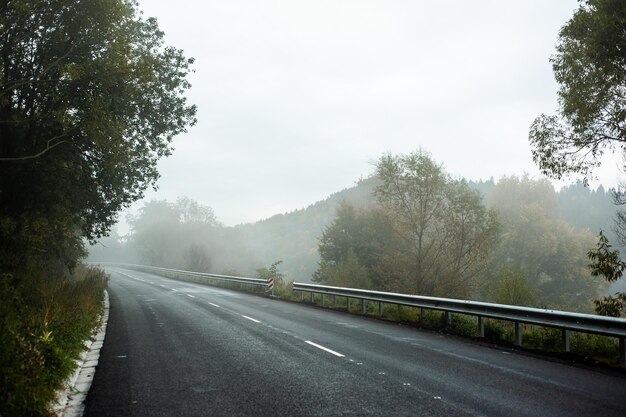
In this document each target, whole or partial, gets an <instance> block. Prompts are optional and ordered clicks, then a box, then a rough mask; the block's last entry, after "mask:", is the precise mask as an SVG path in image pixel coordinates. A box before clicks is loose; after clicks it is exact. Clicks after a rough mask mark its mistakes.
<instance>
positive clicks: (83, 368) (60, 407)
mask: <svg viewBox="0 0 626 417" xmlns="http://www.w3.org/2000/svg"><path fill="white" fill-rule="evenodd" d="M108 321H109V293H108V292H107V290H104V311H103V313H102V319H101V323H100V328H99V329H98V333H97V334H96V337H95V338H94V339H90V340H88V341H87V342H86V343H85V347H86V348H85V351H83V353H82V354H81V355H80V358H79V359H78V360H77V361H76V365H77V366H76V371H74V374H73V375H72V376H71V377H70V378H69V380H68V382H67V388H65V390H63V391H62V392H60V393H59V395H58V400H57V402H56V404H54V406H53V407H52V410H53V412H54V413H55V414H56V415H57V416H59V417H81V416H82V415H83V411H84V410H85V399H86V398H87V393H88V392H89V388H90V387H91V382H92V381H93V377H94V375H95V373H96V367H97V366H98V359H99V358H100V349H101V348H102V345H103V344H104V336H105V334H106V329H107V323H108Z"/></svg>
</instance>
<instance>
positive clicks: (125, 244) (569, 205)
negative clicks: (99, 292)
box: [90, 177, 616, 282]
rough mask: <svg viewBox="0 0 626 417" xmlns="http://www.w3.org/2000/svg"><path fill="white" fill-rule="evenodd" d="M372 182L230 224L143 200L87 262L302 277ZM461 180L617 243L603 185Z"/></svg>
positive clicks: (542, 226)
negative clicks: (340, 213) (276, 271)
mask: <svg viewBox="0 0 626 417" xmlns="http://www.w3.org/2000/svg"><path fill="white" fill-rule="evenodd" d="M377 181H378V180H377V179H376V177H369V178H367V179H363V180H360V181H359V182H358V183H357V184H356V185H355V186H354V187H351V188H347V189H344V190H342V191H339V192H337V193H334V194H332V195H331V196H329V197H328V198H327V199H325V200H322V201H318V202H316V203H314V204H312V205H310V206H309V207H307V208H304V209H301V210H295V211H292V212H289V213H285V214H277V215H275V216H272V217H270V218H268V219H265V220H260V221H258V222H256V223H252V224H243V225H238V226H235V227H224V226H222V225H221V224H220V223H219V221H218V219H216V218H215V217H214V215H213V213H212V210H211V209H210V207H206V206H201V205H199V204H197V203H195V202H193V201H190V200H189V199H184V198H182V199H179V200H178V201H177V202H175V203H171V202H167V201H151V202H147V203H146V204H145V206H144V207H143V208H142V209H141V210H140V213H139V214H138V215H137V216H136V217H135V218H134V220H133V221H132V222H131V227H132V229H133V230H132V231H131V233H130V235H128V236H126V238H125V239H121V238H119V237H118V236H116V235H112V236H111V237H109V238H107V239H104V240H103V241H102V242H101V244H99V245H97V246H94V247H92V248H91V249H90V260H93V261H125V262H137V263H145V264H152V265H157V266H163V267H173V268H183V269H193V270H198V271H206V272H213V273H229V274H240V275H248V276H253V275H255V273H256V269H257V268H261V267H264V266H268V265H271V264H272V263H273V262H275V261H278V260H282V261H283V263H282V264H281V265H280V270H281V271H282V272H284V273H285V274H286V276H287V278H288V279H290V280H291V279H293V280H298V281H305V282H308V281H310V280H311V276H312V274H313V272H315V271H316V270H317V268H318V262H319V259H320V257H319V253H318V244H319V238H320V237H321V235H322V233H323V231H324V230H325V229H326V228H327V227H328V226H330V225H331V224H332V222H333V220H334V219H335V217H336V214H337V209H338V208H339V207H340V205H341V204H342V202H343V203H346V204H350V205H352V206H354V207H356V208H357V209H365V208H367V207H368V206H370V205H373V204H374V201H375V200H374V197H373V192H374V188H375V186H376V185H377ZM468 185H469V186H470V187H471V188H473V189H475V190H478V191H479V192H480V193H481V194H482V195H483V197H484V198H483V200H484V203H485V204H486V205H488V206H491V207H494V208H495V209H496V210H499V209H502V208H504V206H506V205H507V204H508V205H509V206H511V207H513V208H515V207H522V206H525V207H527V208H528V205H529V204H530V206H533V205H534V206H537V207H541V206H543V207H547V210H548V211H550V212H551V213H552V214H554V215H555V216H558V217H559V218H561V219H563V225H566V226H567V227H568V228H570V229H572V230H579V231H583V230H586V231H587V233H588V234H587V236H588V237H589V238H590V239H591V240H593V236H597V234H598V232H599V231H600V230H604V231H605V232H607V235H608V236H609V239H610V241H611V242H612V243H614V242H616V239H615V236H614V235H613V233H612V229H613V218H614V217H615V212H616V207H615V206H614V205H613V203H612V198H611V193H610V190H605V189H604V188H603V187H599V188H597V189H595V190H594V189H590V188H587V187H584V186H583V185H582V184H580V183H579V184H572V185H570V186H567V187H563V188H562V189H561V190H560V191H559V192H556V190H554V188H553V187H552V185H551V184H550V183H549V182H548V181H547V180H533V179H529V178H527V177H522V178H518V177H505V178H503V179H500V180H499V181H498V182H495V181H494V180H493V179H489V180H487V181H470V182H468ZM494 190H496V191H495V192H494ZM496 194H497V198H496ZM520 199H523V200H524V201H520ZM516 201H517V203H515V202H516ZM509 203H513V204H509ZM528 210H530V213H531V214H530V215H533V216H535V218H531V219H529V221H530V224H534V225H537V227H538V229H537V233H543V234H544V235H545V233H550V234H551V235H553V236H556V235H559V236H561V237H562V238H563V239H565V240H567V239H568V238H566V237H565V236H566V235H568V232H567V230H566V229H563V228H558V230H557V229H555V228H554V226H551V225H550V224H547V223H545V222H544V223H541V222H542V218H540V217H538V214H537V213H534V212H533V210H532V207H531V208H529V209H528ZM528 213H529V212H518V213H515V212H513V213H509V214H507V216H505V217H506V219H505V218H502V219H501V221H505V222H506V221H508V222H513V223H514V222H515V218H516V216H517V217H520V216H522V217H524V216H528V215H529V214H528ZM533 213H534V214H533ZM511 216H513V217H511ZM544 220H545V219H544ZM513 223H511V224H510V225H508V226H512V225H513ZM503 226H507V225H503ZM505 230H507V229H506V227H505ZM513 232H514V231H513ZM509 235H510V233H509ZM568 236H569V235H568ZM570 237H571V236H570ZM529 239H530V240H531V241H537V240H541V239H543V238H542V237H541V236H535V237H529ZM544 240H545V239H544ZM501 244H503V243H502V242H501ZM589 246H590V247H589V248H585V250H584V251H583V252H584V253H582V255H581V256H583V257H584V255H585V253H586V250H588V249H591V246H592V244H590V245H589ZM518 249H519V250H530V248H526V249H523V248H517V249H516V248H515V247H512V248H511V250H516V251H518V252H519V250H518ZM533 250H534V251H535V252H536V251H543V250H548V248H539V247H537V248H535V249H533ZM581 262H582V261H581ZM583 263H584V262H583Z"/></svg>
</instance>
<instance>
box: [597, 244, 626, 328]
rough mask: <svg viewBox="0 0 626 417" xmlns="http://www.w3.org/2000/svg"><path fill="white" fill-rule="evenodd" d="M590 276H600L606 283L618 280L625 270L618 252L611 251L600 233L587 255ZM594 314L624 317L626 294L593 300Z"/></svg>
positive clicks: (618, 293) (625, 266) (620, 293)
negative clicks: (594, 245) (593, 247)
mask: <svg viewBox="0 0 626 417" xmlns="http://www.w3.org/2000/svg"><path fill="white" fill-rule="evenodd" d="M588 256H589V260H590V261H591V262H590V263H589V269H590V270H591V275H593V276H596V277H597V276H602V277H604V279H606V281H607V282H615V281H617V280H618V279H620V278H621V277H622V275H623V273H624V270H625V269H626V263H625V262H624V261H622V260H621V259H620V257H619V252H618V251H616V250H611V245H609V240H608V239H607V238H606V236H604V233H602V232H600V236H599V239H598V245H597V247H596V248H595V249H593V250H590V251H589V253H588ZM594 304H595V307H596V313H598V314H601V315H603V316H612V317H620V316H622V315H626V293H623V292H617V293H615V294H613V295H609V296H606V297H602V298H600V299H596V300H594Z"/></svg>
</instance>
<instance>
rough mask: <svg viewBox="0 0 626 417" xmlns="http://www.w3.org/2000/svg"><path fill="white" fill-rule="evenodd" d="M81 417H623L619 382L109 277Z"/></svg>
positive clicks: (474, 348) (116, 272) (194, 290)
mask: <svg viewBox="0 0 626 417" xmlns="http://www.w3.org/2000/svg"><path fill="white" fill-rule="evenodd" d="M107 271H108V272H109V273H110V275H111V279H110V283H109V294H110V303H111V310H110V317H109V324H108V329H107V335H106V339H105V343H104V346H103V348H102V351H101V356H100V363H99V365H98V368H97V371H96V375H95V379H94V382H93V385H92V387H91V390H90V392H89V395H88V397H87V401H86V410H85V414H84V415H85V416H180V417H183V416H331V415H355V416H362V415H379V416H481V415H484V416H529V417H530V416H533V417H534V416H592V415H602V416H624V415H626V378H625V377H624V376H623V375H619V374H618V373H616V374H612V373H605V372H600V371H594V370H587V369H582V368H577V367H572V366H568V365H564V364H560V363H556V362H551V361H548V360H543V359H537V358H534V357H529V356H526V355H523V354H518V353H516V352H510V351H507V350H504V349H497V348H489V347H485V346H482V345H479V344H476V343H473V342H471V341H467V340H463V339H460V338H457V337H454V336H448V335H442V334H438V333H434V332H428V331H422V330H419V329H413V328H408V327H405V326H401V325H397V324H393V323H384V322H379V321H376V320H372V319H366V318H363V317H359V316H354V315H349V314H344V313H339V312H333V311H328V310H322V309H318V308H314V307H310V306H305V305H298V304H294V303H289V302H283V301H278V300H272V299H267V298H263V297H258V296H254V295H250V294H245V293H239V292H235V291H230V290H225V289H220V288H213V287H207V286H202V285H196V284H191V283H185V282H178V281H173V280H169V279H166V278H162V277H159V276H156V275H152V274H149V273H143V272H137V271H130V270H122V269H119V268H108V269H107Z"/></svg>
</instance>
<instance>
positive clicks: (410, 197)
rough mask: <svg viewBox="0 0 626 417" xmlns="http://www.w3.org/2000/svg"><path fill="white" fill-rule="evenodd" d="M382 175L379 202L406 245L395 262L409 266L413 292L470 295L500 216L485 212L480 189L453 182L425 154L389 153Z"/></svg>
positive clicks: (383, 160) (379, 168)
mask: <svg viewBox="0 0 626 417" xmlns="http://www.w3.org/2000/svg"><path fill="white" fill-rule="evenodd" d="M377 174H378V177H379V179H380V181H381V185H379V186H378V187H377V188H376V197H377V200H378V202H379V204H380V205H381V207H382V208H383V209H384V210H385V212H386V213H387V214H388V216H389V218H390V220H391V224H392V226H393V230H394V232H395V234H396V236H397V237H398V239H399V241H401V242H402V244H401V245H399V246H398V247H397V248H396V250H397V251H399V253H397V254H396V256H395V261H394V262H395V263H397V264H402V263H404V265H403V266H402V269H403V270H404V271H406V272H407V273H408V274H409V275H410V279H409V280H410V282H411V286H412V288H411V290H413V291H416V292H417V293H418V294H425V295H446V296H467V295H468V294H469V292H470V291H471V290H472V289H473V284H474V283H473V281H474V278H475V277H476V274H477V273H478V272H480V271H481V270H482V269H483V268H484V267H485V265H486V261H487V259H488V255H489V253H490V251H491V249H492V248H493V246H494V245H495V242H496V239H497V236H498V230H499V226H498V220H497V216H496V213H495V212H494V211H492V210H487V209H486V208H485V206H484V205H483V204H482V197H481V195H480V194H479V193H478V192H477V191H475V190H471V189H470V188H469V186H468V185H467V183H466V182H464V181H454V180H452V179H451V178H450V177H449V176H448V175H447V174H446V173H445V172H444V170H443V169H442V167H441V166H440V165H438V164H436V163H435V162H434V161H433V160H432V159H431V158H430V156H429V155H428V154H427V153H425V152H423V151H419V152H415V153H412V154H409V155H406V156H391V155H385V156H383V157H382V158H381V159H380V160H379V162H378V164H377ZM401 259H403V262H402V261H401Z"/></svg>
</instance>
